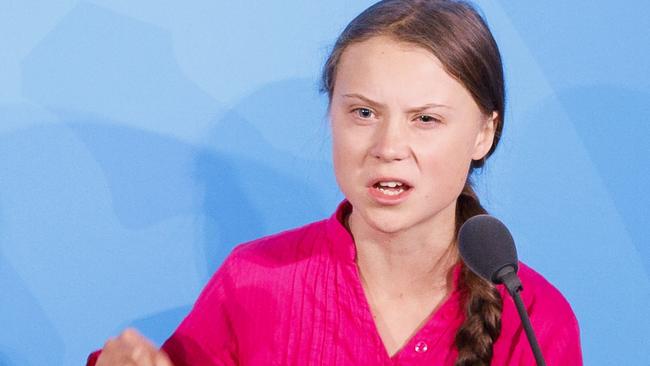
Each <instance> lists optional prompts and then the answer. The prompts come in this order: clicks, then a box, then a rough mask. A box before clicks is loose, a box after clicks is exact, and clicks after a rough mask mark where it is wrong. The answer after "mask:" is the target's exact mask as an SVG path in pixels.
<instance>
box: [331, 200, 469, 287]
mask: <svg viewBox="0 0 650 366" xmlns="http://www.w3.org/2000/svg"><path fill="white" fill-rule="evenodd" d="M351 212H352V204H350V202H349V201H348V200H347V199H345V200H343V201H342V202H341V203H340V204H339V205H338V207H337V208H336V211H335V212H334V213H333V214H332V216H330V218H329V219H327V221H326V225H327V229H326V230H327V236H328V238H329V240H330V243H331V245H332V249H333V251H334V255H335V256H337V257H338V258H340V259H341V260H343V261H344V262H348V263H356V259H357V248H356V246H355V244H354V239H353V238H352V234H351V233H350V232H349V231H348V229H347V228H346V227H345V224H344V222H345V220H346V218H347V217H348V216H349V215H350V213H351ZM461 263H462V261H461V260H459V261H458V263H456V264H455V265H454V267H453V269H452V271H453V281H454V290H458V284H459V281H460V275H461V270H462V265H461Z"/></svg>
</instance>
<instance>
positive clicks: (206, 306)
mask: <svg viewBox="0 0 650 366" xmlns="http://www.w3.org/2000/svg"><path fill="white" fill-rule="evenodd" d="M232 257H233V255H232V254H231V255H230V256H229V257H228V258H227V259H226V261H225V262H224V263H223V264H222V265H221V267H220V268H219V270H217V272H216V273H215V274H214V275H213V276H212V278H211V279H210V281H209V282H208V284H207V285H206V287H205V288H204V289H203V291H202V292H201V294H200V295H199V298H198V299H197V301H196V303H195V304H194V306H193V308H192V310H191V311H190V313H189V314H188V315H187V317H185V319H184V320H183V321H182V322H181V324H180V325H179V327H178V328H177V329H176V331H175V332H174V333H173V334H172V336H171V337H170V338H169V339H168V340H167V341H166V342H165V343H164V344H163V346H162V349H163V350H164V351H165V352H166V353H167V354H168V355H169V357H170V358H171V360H172V362H173V363H174V366H190V365H205V366H212V365H214V366H217V365H218V366H230V365H237V364H238V360H237V339H236V335H235V332H234V329H233V326H232V322H231V317H230V310H231V309H230V308H231V307H230V302H229V301H231V299H232V298H233V294H232V289H233V287H234V286H233V281H232V276H231V267H232V265H233V264H232V262H233V258H232Z"/></svg>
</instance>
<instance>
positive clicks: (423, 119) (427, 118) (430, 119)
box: [417, 114, 440, 125]
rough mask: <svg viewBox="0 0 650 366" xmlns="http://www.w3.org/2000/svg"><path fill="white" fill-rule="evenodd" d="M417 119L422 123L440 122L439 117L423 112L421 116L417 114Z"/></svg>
mask: <svg viewBox="0 0 650 366" xmlns="http://www.w3.org/2000/svg"><path fill="white" fill-rule="evenodd" d="M417 120H418V122H420V123H422V124H423V125H434V124H436V123H438V122H440V119H438V118H436V117H433V116H429V115H428V114H423V115H421V116H418V118H417Z"/></svg>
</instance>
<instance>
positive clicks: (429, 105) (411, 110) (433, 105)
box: [342, 93, 453, 113]
mask: <svg viewBox="0 0 650 366" xmlns="http://www.w3.org/2000/svg"><path fill="white" fill-rule="evenodd" d="M342 96H343V97H346V98H357V99H360V100H362V101H364V102H366V103H368V104H370V105H373V106H377V107H380V108H386V105H385V104H383V103H379V102H377V101H374V100H372V99H370V98H368V97H365V96H363V95H361V94H357V93H350V94H342ZM428 108H448V109H453V108H451V107H450V106H448V105H444V104H439V103H427V104H425V105H423V106H420V107H413V108H409V110H408V111H407V112H409V113H414V112H421V111H423V110H425V109H428Z"/></svg>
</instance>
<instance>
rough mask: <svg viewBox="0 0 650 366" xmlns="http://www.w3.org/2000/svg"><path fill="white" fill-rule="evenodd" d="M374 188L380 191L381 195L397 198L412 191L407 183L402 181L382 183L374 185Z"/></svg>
mask: <svg viewBox="0 0 650 366" xmlns="http://www.w3.org/2000/svg"><path fill="white" fill-rule="evenodd" d="M372 188H373V189H375V190H377V191H379V192H380V193H381V194H383V195H386V196H389V197H395V196H399V195H400V194H402V193H404V192H406V191H408V190H409V189H411V186H409V185H408V184H406V183H403V182H400V181H394V180H393V181H380V182H377V183H375V184H373V185H372Z"/></svg>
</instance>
